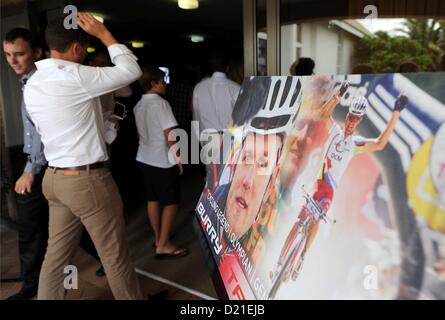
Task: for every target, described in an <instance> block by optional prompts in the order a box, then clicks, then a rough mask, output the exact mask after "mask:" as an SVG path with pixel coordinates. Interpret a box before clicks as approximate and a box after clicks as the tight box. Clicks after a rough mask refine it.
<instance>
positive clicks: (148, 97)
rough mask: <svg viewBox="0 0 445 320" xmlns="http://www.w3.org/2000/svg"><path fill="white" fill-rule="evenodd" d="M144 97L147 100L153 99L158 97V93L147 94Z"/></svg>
mask: <svg viewBox="0 0 445 320" xmlns="http://www.w3.org/2000/svg"><path fill="white" fill-rule="evenodd" d="M142 96H143V97H145V98H147V99H152V98H155V97H158V94H157V93H145V94H143V95H142Z"/></svg>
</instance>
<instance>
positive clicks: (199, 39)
mask: <svg viewBox="0 0 445 320" xmlns="http://www.w3.org/2000/svg"><path fill="white" fill-rule="evenodd" d="M190 40H191V41H192V42H195V43H198V42H203V41H204V37H203V36H200V35H198V34H193V35H191V36H190Z"/></svg>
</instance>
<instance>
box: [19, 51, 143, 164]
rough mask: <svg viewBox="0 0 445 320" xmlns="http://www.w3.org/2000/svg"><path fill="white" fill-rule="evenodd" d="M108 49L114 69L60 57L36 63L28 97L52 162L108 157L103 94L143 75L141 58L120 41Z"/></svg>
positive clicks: (27, 100)
mask: <svg viewBox="0 0 445 320" xmlns="http://www.w3.org/2000/svg"><path fill="white" fill-rule="evenodd" d="M108 52H109V54H110V58H111V61H112V62H113V64H114V65H115V66H113V67H105V68H100V67H90V66H84V65H81V64H78V63H75V62H71V61H66V60H60V59H45V60H41V61H38V62H36V66H37V71H36V73H35V74H34V76H33V77H32V78H31V79H30V80H29V81H28V83H27V85H26V87H25V92H24V99H25V103H26V108H27V110H28V112H29V114H30V116H31V119H32V120H33V122H34V124H35V125H36V129H37V131H38V132H39V133H40V135H41V136H42V142H43V145H44V146H45V149H44V151H45V156H46V159H47V160H48V163H49V165H50V166H54V167H60V168H66V167H74V166H81V165H86V164H92V163H95V162H100V161H105V160H107V159H108V156H107V151H106V146H105V130H104V121H103V115H102V110H101V104H100V99H99V97H100V96H101V95H103V94H106V93H108V92H111V91H114V90H117V89H119V88H122V87H124V86H127V85H129V84H130V83H132V82H133V81H135V80H137V79H138V78H139V77H140V76H141V75H142V71H141V69H140V67H139V65H138V64H137V62H136V60H137V58H136V57H135V56H134V55H133V54H132V52H131V51H130V50H129V49H128V48H127V47H126V46H124V45H122V44H114V45H111V46H110V47H108Z"/></svg>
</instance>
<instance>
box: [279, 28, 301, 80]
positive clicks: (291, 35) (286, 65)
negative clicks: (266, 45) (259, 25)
mask: <svg viewBox="0 0 445 320" xmlns="http://www.w3.org/2000/svg"><path fill="white" fill-rule="evenodd" d="M296 39H297V25H296V24H292V25H286V26H281V50H280V51H281V60H280V61H281V75H282V76H289V75H290V72H289V69H290V66H291V65H292V64H293V63H294V61H295V60H296V58H297V57H296V56H297V48H296Z"/></svg>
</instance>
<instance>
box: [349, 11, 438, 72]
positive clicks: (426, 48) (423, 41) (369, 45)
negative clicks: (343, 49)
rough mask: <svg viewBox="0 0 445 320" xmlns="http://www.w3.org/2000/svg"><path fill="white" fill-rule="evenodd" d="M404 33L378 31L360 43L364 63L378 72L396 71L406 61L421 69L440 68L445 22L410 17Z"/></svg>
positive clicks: (434, 69) (361, 59)
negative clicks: (401, 34)
mask: <svg viewBox="0 0 445 320" xmlns="http://www.w3.org/2000/svg"><path fill="white" fill-rule="evenodd" d="M404 24H405V29H403V30H402V29H401V30H400V31H402V32H403V33H404V35H403V36H394V37H392V36H390V35H388V34H387V33H386V32H382V31H380V32H377V33H375V34H374V35H372V36H365V37H364V38H363V39H361V40H360V42H359V43H358V45H357V46H356V51H355V56H356V58H357V59H358V62H359V63H360V64H368V65H371V66H372V67H373V68H374V70H375V71H376V72H382V73H384V72H395V71H397V68H398V66H399V65H400V64H401V63H403V62H414V63H415V64H417V65H418V66H419V68H420V70H421V71H436V70H437V69H438V66H439V61H440V58H441V56H442V55H443V54H444V49H445V21H443V20H442V21H439V20H416V19H407V20H406V21H405V23H404Z"/></svg>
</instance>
